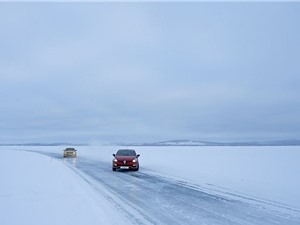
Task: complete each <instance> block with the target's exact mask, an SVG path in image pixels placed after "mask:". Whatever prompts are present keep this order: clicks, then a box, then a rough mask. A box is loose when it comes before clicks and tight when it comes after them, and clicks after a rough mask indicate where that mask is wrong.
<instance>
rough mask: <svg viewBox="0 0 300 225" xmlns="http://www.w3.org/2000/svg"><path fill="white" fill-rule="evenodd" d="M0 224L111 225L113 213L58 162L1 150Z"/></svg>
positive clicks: (81, 181) (85, 184) (26, 153)
mask: <svg viewBox="0 0 300 225" xmlns="http://www.w3.org/2000/svg"><path fill="white" fill-rule="evenodd" d="M0 180H1V186H0V224H6V225H20V224H28V225H29V224H30V225H41V224H42V225H48V224H49V225H53V224H56V225H58V224H62V225H68V224H70V225H76V224H89V225H93V224H115V223H113V220H112V218H116V219H118V215H114V210H112V208H111V207H110V204H109V203H108V202H107V201H106V200H105V199H104V198H101V196H95V193H94V192H93V190H92V189H91V187H89V185H87V183H85V182H84V181H83V180H82V179H81V178H80V177H79V176H78V175H74V172H73V171H72V170H71V169H69V168H68V167H66V166H65V165H64V164H62V163H60V162H59V161H57V160H55V159H52V158H49V157H47V156H43V155H39V154H36V153H30V152H23V151H12V150H1V157H0Z"/></svg>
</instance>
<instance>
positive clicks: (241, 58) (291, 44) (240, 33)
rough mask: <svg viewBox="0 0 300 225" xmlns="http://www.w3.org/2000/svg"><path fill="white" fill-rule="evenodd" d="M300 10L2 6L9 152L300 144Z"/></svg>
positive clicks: (1, 138)
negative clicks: (197, 143)
mask: <svg viewBox="0 0 300 225" xmlns="http://www.w3.org/2000/svg"><path fill="white" fill-rule="evenodd" d="M299 24H300V3H299V2H298V3H297V2H296V3H238V2H236V3H42V4H38V3H0V34H1V35H0V49H1V50H0V76H1V77H0V85H1V88H0V143H28V142H60V141H66V142H78V143H80V142H84V143H97V142H101V143H107V142H113V141H134V142H139V141H140V142H142V141H163V140H173V139H193V140H209V141H246V140H278V139H297V138H298V139H299V138H300V26H299Z"/></svg>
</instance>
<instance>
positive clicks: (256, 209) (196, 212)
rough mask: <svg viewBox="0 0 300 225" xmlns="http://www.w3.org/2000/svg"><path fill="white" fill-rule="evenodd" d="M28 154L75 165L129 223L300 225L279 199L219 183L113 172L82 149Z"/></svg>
mask: <svg viewBox="0 0 300 225" xmlns="http://www.w3.org/2000/svg"><path fill="white" fill-rule="evenodd" d="M24 150H26V151H27V152H31V153H34V154H35V153H38V154H42V155H46V156H48V157H50V158H51V159H53V160H58V161H60V162H62V163H63V164H64V165H66V166H67V167H69V168H70V169H71V171H73V172H74V174H76V175H77V176H78V177H81V178H82V179H83V180H84V181H85V182H86V183H88V185H89V186H90V187H91V188H92V189H93V190H94V191H95V193H96V195H98V196H101V198H104V199H105V201H107V203H108V204H109V205H110V207H111V208H112V209H114V210H115V214H116V215H118V216H119V217H120V218H124V222H125V221H127V222H125V223H129V224H174V225H175V224H197V225H198V224H199V225H201V224H203V225H204V224H209V225H238V224H239V225H275V224H282V225H299V224H300V212H299V211H298V210H297V209H295V208H292V207H289V206H287V205H284V204H279V203H276V202H275V201H274V202H273V201H265V200H262V199H260V198H252V197H249V196H246V195H238V194H237V193H236V192H230V191H228V190H225V189H220V188H219V189H218V188H217V187H214V186H213V185H212V186H211V188H209V187H203V186H201V185H197V184H194V183H191V182H188V181H186V180H184V179H177V178H174V177H170V176H166V175H165V174H163V173H159V172H157V171H156V172H155V171H152V170H150V169H147V168H143V167H142V169H141V170H140V171H139V172H130V171H117V172H113V171H112V170H111V162H110V161H108V160H104V159H101V158H97V157H93V154H83V155H80V151H79V152H78V154H79V156H78V157H77V158H67V159H63V158H62V155H61V153H60V152H53V150H52V149H49V150H47V149H44V150H43V151H40V150H34V149H24ZM156 169H157V170H159V168H156ZM176 169H178V168H174V170H176ZM195 172H196V171H195ZM87 207H88V206H87ZM107 221H108V220H107ZM124 222H123V224H124ZM112 224H114V223H113V222H112Z"/></svg>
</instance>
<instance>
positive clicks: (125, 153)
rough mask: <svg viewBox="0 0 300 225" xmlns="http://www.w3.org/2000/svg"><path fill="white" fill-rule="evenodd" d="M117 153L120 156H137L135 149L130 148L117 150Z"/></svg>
mask: <svg viewBox="0 0 300 225" xmlns="http://www.w3.org/2000/svg"><path fill="white" fill-rule="evenodd" d="M117 155H120V156H136V154H135V151H134V150H128V149H121V150H119V151H118V152H117Z"/></svg>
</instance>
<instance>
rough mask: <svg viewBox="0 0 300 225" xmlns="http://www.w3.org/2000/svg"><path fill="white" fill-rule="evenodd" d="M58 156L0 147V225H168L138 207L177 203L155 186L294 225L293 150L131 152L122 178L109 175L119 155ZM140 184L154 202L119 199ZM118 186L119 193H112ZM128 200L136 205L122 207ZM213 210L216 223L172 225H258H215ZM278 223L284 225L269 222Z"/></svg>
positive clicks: (58, 152)
mask: <svg viewBox="0 0 300 225" xmlns="http://www.w3.org/2000/svg"><path fill="white" fill-rule="evenodd" d="M64 148H65V147H61V146H58V147H57V146H55V147H36V146H32V147H30V146H24V147H23V146H22V147H19V146H9V147H5V146H2V147H0V152H1V157H0V180H1V186H0V212H1V213H0V224H5V225H20V224H28V225H47V224H49V225H53V224H56V225H60V224H61V225H68V224H70V225H71V224H72V225H81V224H88V225H93V224H116V221H122V224H162V223H160V222H159V221H164V223H168V217H162V216H161V217H157V218H151V215H152V214H155V212H156V211H155V210H156V208H157V207H158V206H152V207H151V206H144V203H141V202H140V199H143V198H144V199H145V202H148V203H149V204H150V205H151V204H153V202H154V203H155V204H156V203H157V204H159V205H160V207H164V208H166V207H169V209H171V208H170V206H169V205H170V204H172V203H174V204H175V203H176V200H174V199H173V200H172V199H171V200H170V202H169V200H166V199H163V197H161V196H160V195H159V194H158V192H153V190H155V189H156V188H157V187H158V186H159V185H160V186H159V187H160V189H161V192H162V191H164V188H165V193H166V195H167V194H168V193H170V190H171V189H170V187H171V186H172V185H173V187H175V189H176V188H177V187H178V189H181V191H178V192H177V191H176V190H175V191H174V190H173V194H172V196H173V195H175V196H174V198H176V196H177V195H178V196H183V197H186V195H187V194H186V193H184V192H185V190H196V191H197V193H198V192H200V191H201V193H205V194H206V195H210V196H215V197H216V196H217V197H218V198H222V199H226V201H229V200H230V201H232V202H233V201H239V202H242V203H243V205H245V204H249V205H250V206H251V207H250V208H249V209H251V210H249V213H250V214H251V213H254V214H255V213H256V212H258V213H260V211H259V209H262V210H265V208H267V209H268V210H270V212H274V213H268V214H262V215H263V216H264V215H269V214H270V215H271V216H270V220H268V221H265V222H262V223H261V224H282V225H288V224H293V225H294V224H300V200H299V199H300V191H299V190H300V179H299V174H300V163H299V159H300V149H299V147H134V149H136V151H137V153H139V154H141V157H140V171H139V172H129V173H126V172H112V171H111V160H112V153H115V152H116V150H117V149H119V148H120V147H115V146H88V147H87V146H78V147H76V149H78V157H77V158H76V159H63V157H62V153H63V149H64ZM107 180H111V182H110V183H109V182H107ZM119 181H122V182H123V181H124V183H123V184H122V182H119ZM127 181H129V183H126V182H127ZM146 181H149V182H150V183H149V184H151V183H159V182H160V184H158V186H155V184H153V185H154V186H153V190H152V189H151V190H148V191H149V193H150V195H151V193H156V194H155V196H143V194H138V195H139V196H138V197H136V196H132V195H129V196H126V194H128V193H126V192H128V191H130V190H132V189H133V190H134V192H136V193H143V190H140V189H143V188H145V187H144V186H141V185H140V186H138V185H135V182H146ZM149 184H147V185H148V186H150V185H149ZM162 184H163V185H162ZM122 185H124V187H121V189H118V188H120V187H119V186H122ZM117 186H118V187H117ZM146 187H147V186H146ZM150 188H152V187H149V189H150ZM167 188H168V189H167ZM187 188H190V189H187ZM123 190H124V193H123ZM126 190H128V191H126ZM116 192H118V194H120V192H122V193H123V194H122V195H124V196H125V197H124V196H123V197H122V196H121V197H118V198H117V197H116V196H117V195H118V194H116ZM145 193H146V192H145ZM195 196H198V194H197V195H195ZM220 196H221V197H220ZM128 198H132V199H135V200H134V201H131V203H130V204H128V205H126V204H125V202H126V201H128ZM195 198H198V197H194V198H191V199H190V200H191V201H194V200H199V202H200V205H201V199H195ZM153 199H155V201H154V200H153ZM167 199H170V197H169V198H167ZM152 200H153V202H152ZM206 200H207V198H206ZM151 202H152V203H151ZM220 203H221V202H220ZM222 203H223V202H222ZM146 204H147V203H146ZM239 204H240V203H239ZM161 205H163V206H161ZM218 205H220V204H218ZM253 206H255V207H256V208H255V207H253ZM147 207H148V208H147ZM149 207H150V208H149ZM183 207H184V206H182V208H179V209H178V208H173V209H174V210H179V211H183V210H187V211H193V208H192V207H189V208H187V209H185V208H183ZM209 207H211V206H209ZM230 207H235V206H230ZM230 207H229V209H230ZM247 207H248V206H247ZM125 208H126V209H125ZM143 208H144V211H152V212H145V213H144V214H143V213H141V211H140V210H141V209H143ZM237 208H240V207H237ZM232 209H233V208H232ZM247 209H248V208H247ZM211 210H214V208H212V209H211ZM220 210H222V209H221V208H218V207H216V208H215V212H213V213H214V214H215V215H216V216H215V217H214V218H204V219H203V221H206V222H203V223H199V221H200V219H199V218H200V217H196V216H194V217H192V214H190V215H189V217H188V218H180V217H178V218H177V219H176V221H177V222H178V224H211V225H215V224H253V225H257V224H258V223H257V222H251V221H254V220H253V218H252V220H250V219H249V221H246V220H245V221H244V222H243V221H242V222H241V221H240V220H238V219H236V218H235V219H234V220H233V219H232V215H229V216H227V217H226V218H227V219H228V220H227V221H225V220H223V222H222V221H221V220H218V216H221V214H222V215H223V214H224V212H222V213H221V212H220ZM210 213H212V212H211V211H210ZM231 213H232V212H231ZM177 214H179V213H178V212H177ZM240 214H241V213H240ZM130 215H132V216H130ZM174 215H176V214H174ZM278 215H279V217H278V218H283V219H282V220H279V221H275V220H276V218H277V216H278ZM171 216H173V215H171ZM251 216H253V215H251ZM259 216H260V214H259V215H257V217H259ZM173 217H174V216H173ZM240 217H242V214H241V216H240ZM133 218H134V219H133ZM181 219H182V220H181ZM229 219H231V220H229ZM239 219H240V218H239ZM284 219H287V220H284ZM183 221H186V222H183ZM207 221H208V222H207ZM214 221H215V222H214ZM220 221H221V222H220ZM270 221H271V222H270ZM272 221H273V222H272ZM281 221H285V222H281ZM170 222H172V221H171V220H170ZM170 224H171V223H170Z"/></svg>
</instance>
